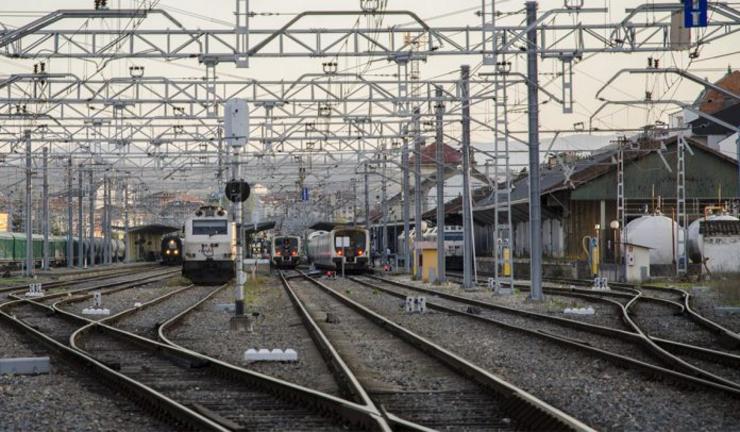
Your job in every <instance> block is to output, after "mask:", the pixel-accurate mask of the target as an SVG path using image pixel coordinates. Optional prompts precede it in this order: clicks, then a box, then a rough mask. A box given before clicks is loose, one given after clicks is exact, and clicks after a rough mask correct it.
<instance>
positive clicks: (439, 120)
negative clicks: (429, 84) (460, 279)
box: [434, 86, 447, 284]
mask: <svg viewBox="0 0 740 432" xmlns="http://www.w3.org/2000/svg"><path fill="white" fill-rule="evenodd" d="M434 96H435V97H436V98H437V102H436V104H435V105H434V113H435V119H436V121H435V124H434V126H435V136H434V139H435V145H436V158H435V159H436V162H437V167H436V168H437V281H436V282H437V284H442V283H444V282H445V280H446V279H447V275H446V269H445V253H446V251H445V168H446V166H445V149H444V146H445V143H444V113H445V104H444V102H442V100H441V98H442V88H441V87H439V86H437V87H435V89H434Z"/></svg>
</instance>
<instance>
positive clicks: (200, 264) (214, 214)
mask: <svg viewBox="0 0 740 432" xmlns="http://www.w3.org/2000/svg"><path fill="white" fill-rule="evenodd" d="M182 249H183V263H182V274H183V276H185V277H186V278H188V279H190V280H191V281H192V282H193V283H198V284H220V283H225V282H227V281H228V280H229V279H231V278H233V277H234V272H235V259H236V227H235V225H234V223H232V222H230V221H229V218H228V214H227V212H226V210H224V209H223V208H220V207H214V206H204V207H200V208H199V209H198V210H196V211H195V213H194V214H193V216H191V217H189V218H188V219H187V220H186V221H185V237H184V239H183V241H182Z"/></svg>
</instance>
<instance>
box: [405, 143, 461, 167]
mask: <svg viewBox="0 0 740 432" xmlns="http://www.w3.org/2000/svg"><path fill="white" fill-rule="evenodd" d="M443 150H444V163H445V165H453V166H456V165H460V164H461V163H462V152H461V151H460V150H457V149H455V148H452V147H450V146H448V145H447V144H443ZM436 160H437V144H436V143H431V144H427V145H425V146H424V147H422V148H421V164H422V165H423V166H428V165H435V164H436V163H435V161H436ZM415 161H416V155H414V154H412V155H411V156H410V157H409V165H410V166H411V165H413V164H414V162H415Z"/></svg>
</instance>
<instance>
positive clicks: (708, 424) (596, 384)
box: [328, 280, 740, 431]
mask: <svg viewBox="0 0 740 432" xmlns="http://www.w3.org/2000/svg"><path fill="white" fill-rule="evenodd" d="M328 283H330V284H331V285H333V286H334V287H336V288H339V289H341V290H342V292H345V291H346V290H347V289H349V290H350V296H351V297H352V298H353V299H355V300H357V301H359V302H360V303H362V304H364V305H366V306H368V307H370V308H371V309H374V310H375V311H376V312H379V313H381V314H384V315H386V316H387V317H389V318H390V319H392V320H394V321H396V322H397V323H399V324H401V325H404V326H406V327H407V328H409V329H411V330H412V331H415V332H417V333H419V334H421V335H422V336H425V337H428V338H430V339H433V340H435V341H437V342H438V343H440V344H441V345H443V346H445V347H446V348H448V349H451V350H452V351H454V352H457V353H458V354H460V355H462V356H463V357H465V358H467V359H469V360H471V361H473V362H475V363H477V364H478V365H480V366H481V367H483V368H485V369H487V370H489V371H491V372H492V373H494V374H497V375H499V376H501V377H503V378H504V379H505V380H508V381H510V382H512V383H513V384H515V385H518V386H520V387H522V388H524V389H525V390H528V391H529V392H531V393H533V394H534V395H535V396H537V397H539V398H541V399H543V400H545V401H547V402H549V403H551V404H553V405H555V406H557V407H559V408H561V409H563V410H564V411H565V412H568V413H570V414H572V415H574V416H575V417H577V418H579V419H581V420H582V421H585V422H586V423H588V424H590V425H591V426H593V427H595V428H597V429H601V430H615V431H617V430H618V431H622V430H630V431H637V430H644V431H654V430H674V431H695V430H705V431H706V430H710V431H727V430H732V429H733V428H737V425H738V422H739V421H740V411H739V410H737V408H738V406H740V404H739V403H738V401H737V400H734V399H731V398H728V397H726V396H724V395H721V394H717V393H714V392H710V391H704V390H699V389H694V390H688V389H684V388H679V387H677V386H674V385H671V384H668V383H661V382H655V381H650V380H648V379H646V378H645V377H644V376H643V375H640V374H639V373H637V372H634V371H630V370H624V369H621V368H618V367H615V366H613V365H612V364H611V363H608V362H606V361H603V360H600V359H598V358H595V357H590V356H585V355H584V354H583V353H581V352H575V351H571V350H567V349H563V348H561V347H558V346H557V345H554V344H549V343H543V342H542V341H541V340H540V339H534V338H526V337H522V335H521V334H520V333H518V332H512V331H509V330H504V329H501V328H498V327H496V326H492V325H487V324H484V323H481V322H477V321H474V320H472V319H469V318H465V317H456V316H449V315H446V314H442V313H434V312H432V313H428V314H425V315H418V314H415V315H407V314H405V313H404V312H403V311H402V310H401V309H400V308H399V301H398V299H396V298H393V297H391V296H389V295H383V294H373V292H372V290H370V289H369V288H364V287H362V286H360V285H358V284H355V283H353V282H351V281H347V280H337V281H328Z"/></svg>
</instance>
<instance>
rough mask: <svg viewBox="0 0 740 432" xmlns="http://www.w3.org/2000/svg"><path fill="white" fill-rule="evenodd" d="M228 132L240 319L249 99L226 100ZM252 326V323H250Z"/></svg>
mask: <svg viewBox="0 0 740 432" xmlns="http://www.w3.org/2000/svg"><path fill="white" fill-rule="evenodd" d="M224 132H225V134H226V140H227V142H228V143H229V144H230V145H231V147H232V149H233V158H232V163H233V165H232V180H231V181H229V182H228V183H227V184H226V190H225V192H226V197H227V198H228V199H229V201H231V202H232V203H233V205H232V213H231V214H232V217H233V218H234V221H235V222H236V221H239V222H240V223H239V224H237V225H238V226H240V228H239V231H238V234H237V241H236V257H235V260H234V261H235V263H234V264H235V266H236V281H235V287H234V297H235V298H234V315H235V318H236V319H237V320H241V317H244V316H245V315H244V282H245V277H244V269H243V268H242V267H243V265H244V264H243V263H244V253H243V245H244V227H241V221H243V220H244V218H243V214H242V212H243V211H244V208H243V206H242V203H243V202H244V201H246V200H247V198H249V193H250V189H249V184H247V182H245V181H244V180H236V179H237V178H239V151H240V149H241V148H242V147H243V146H244V145H245V144H246V143H247V137H248V135H249V109H248V106H247V102H246V101H245V100H243V99H232V100H229V101H228V102H226V105H225V112H224ZM247 326H248V323H247ZM239 327H240V323H239V322H238V321H237V322H234V323H233V324H232V328H239Z"/></svg>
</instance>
